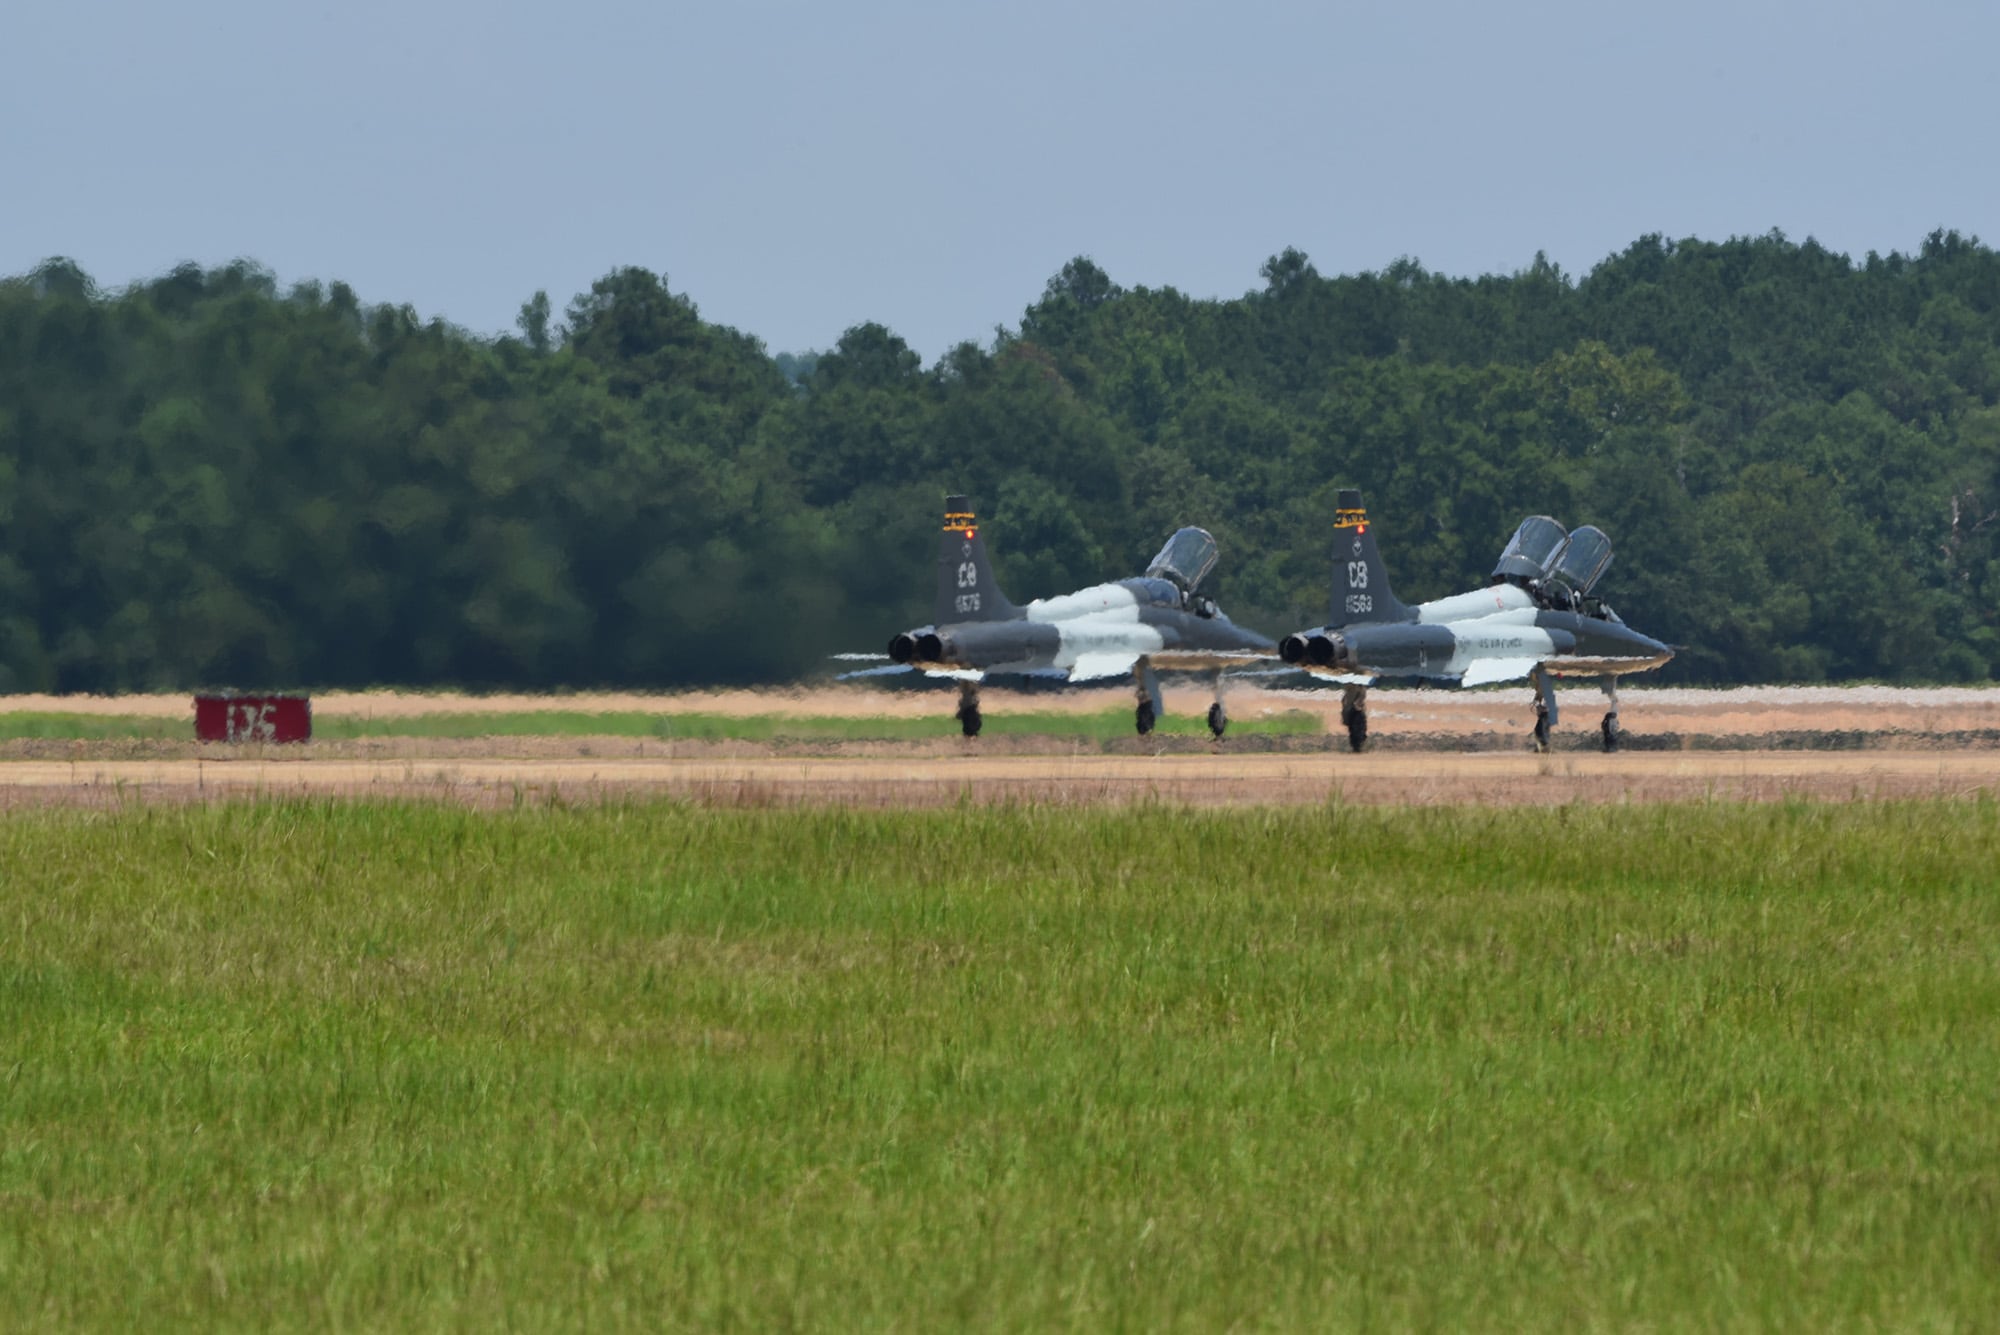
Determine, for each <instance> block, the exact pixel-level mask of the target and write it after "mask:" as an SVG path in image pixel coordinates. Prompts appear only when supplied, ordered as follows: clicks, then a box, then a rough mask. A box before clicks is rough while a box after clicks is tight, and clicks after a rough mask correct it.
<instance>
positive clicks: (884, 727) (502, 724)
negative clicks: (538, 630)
mask: <svg viewBox="0 0 2000 1335" xmlns="http://www.w3.org/2000/svg"><path fill="white" fill-rule="evenodd" d="M952 708H953V701H952V698H951V697H949V696H940V697H938V709H937V713H936V716H935V717H926V718H839V717H813V716H799V717H792V716H787V715H782V714H751V715H729V714H659V713H648V712H644V711H639V710H632V711H623V712H611V713H592V712H587V711H583V710H561V709H546V710H531V711H524V712H520V713H506V714H478V713H457V714H453V713H439V714H415V715H409V716H405V717H397V718H356V717H353V716H351V715H344V714H333V715H326V716H322V717H319V718H315V719H314V720H313V736H314V737H315V738H316V739H318V740H320V741H346V740H353V739H356V738H364V737H442V738H457V739H465V738H476V737H657V738H661V739H664V740H673V739H681V740H687V741H755V742H764V741H788V740H798V741H912V740H919V739H923V738H930V737H956V736H958V724H957V723H956V722H955V721H954V720H953V718H952V712H951V711H952ZM985 721H986V727H985V735H986V736H989V737H1021V736H1050V737H1066V738H1070V737H1074V738H1085V739H1088V740H1093V741H1110V740H1114V739H1122V738H1127V737H1130V736H1132V735H1133V732H1132V711H1131V710H1130V709H1127V708H1124V707H1119V708H1115V709H1106V710H1100V711H1097V712H1094V713H1088V714H1075V713H1057V712H1051V711H1035V710H1033V709H1032V708H1026V707H1024V708H1023V709H1021V710H1020V712H1008V711H1005V710H994V709H991V708H989V710H988V712H987V713H986V715H985ZM1158 730H1159V731H1160V732H1162V733H1166V734H1169V735H1181V736H1193V735H1200V736H1204V737H1205V736H1207V735H1208V725H1207V723H1206V721H1205V719H1204V717H1203V716H1202V715H1200V714H1188V715H1183V714H1169V715H1168V716H1166V717H1165V718H1163V719H1161V720H1160V721H1159V725H1158ZM1229 730H1230V735H1231V736H1255V735H1273V734H1279V735H1289V734H1300V733H1320V732H1324V731H1325V726H1324V724H1323V723H1322V721H1321V719H1320V717H1319V716H1318V715H1317V714H1310V713H1307V712H1305V711H1304V710H1290V711H1287V712H1285V713H1282V714H1278V715H1274V716H1272V717H1270V718H1242V719H1232V720H1231V721H1230V724H1229ZM16 738H36V739H55V740H60V741H109V740H117V739H128V738H135V739H148V740H151V739H167V740H173V741H192V740H194V723H193V721H192V719H163V718H149V717H143V716H138V715H115V714H112V715H107V714H56V713H20V714H0V741H10V740H13V739H16Z"/></svg>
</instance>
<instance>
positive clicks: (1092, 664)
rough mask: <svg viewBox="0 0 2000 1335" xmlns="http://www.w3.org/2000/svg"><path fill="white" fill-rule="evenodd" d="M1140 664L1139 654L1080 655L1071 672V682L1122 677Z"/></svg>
mask: <svg viewBox="0 0 2000 1335" xmlns="http://www.w3.org/2000/svg"><path fill="white" fill-rule="evenodd" d="M1138 662H1139V655H1138V654H1128V653H1109V654H1078V655H1077V656H1076V663H1075V664H1074V665H1073V666H1072V667H1071V668H1070V670H1069V679H1070V680H1071V681H1097V680H1100V679H1101V678H1104V677H1122V676H1124V675H1125V674H1126V673H1128V672H1130V671H1131V670H1132V669H1133V667H1134V666H1136V665H1137V664H1138Z"/></svg>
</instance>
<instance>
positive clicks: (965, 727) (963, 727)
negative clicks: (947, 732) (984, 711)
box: [958, 703, 985, 737]
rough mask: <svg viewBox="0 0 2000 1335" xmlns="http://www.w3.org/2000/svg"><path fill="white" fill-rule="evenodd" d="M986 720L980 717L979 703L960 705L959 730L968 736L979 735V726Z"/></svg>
mask: <svg viewBox="0 0 2000 1335" xmlns="http://www.w3.org/2000/svg"><path fill="white" fill-rule="evenodd" d="M984 722H985V720H984V719H982V718H980V717H979V706H978V705H975V704H970V703H968V704H962V705H960V706H959V707H958V726H959V730H960V731H962V732H963V733H964V734H965V735H966V736H967V737H977V736H978V735H979V726H980V724H982V723H984Z"/></svg>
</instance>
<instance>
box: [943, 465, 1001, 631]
mask: <svg viewBox="0 0 2000 1335" xmlns="http://www.w3.org/2000/svg"><path fill="white" fill-rule="evenodd" d="M1019 615H1020V613H1019V612H1018V611H1016V610H1015V607H1014V604H1012V603H1010V602H1008V601H1007V595H1006V594H1004V593H1002V592H1000V584H999V582H998V581H997V580H995V579H994V578H993V563H992V562H991V561H990V560H988V559H987V556H986V539H984V538H982V537H980V536H979V518H978V516H977V515H975V514H973V512H972V502H971V501H970V500H969V499H967V498H966V497H964V496H947V497H945V498H944V530H943V532H942V534H941V535H940V536H939V539H938V590H937V619H936V624H938V625H940V626H947V625H956V624H959V623H962V622H966V621H1009V620H1012V619H1014V618H1015V617H1018V616H1019Z"/></svg>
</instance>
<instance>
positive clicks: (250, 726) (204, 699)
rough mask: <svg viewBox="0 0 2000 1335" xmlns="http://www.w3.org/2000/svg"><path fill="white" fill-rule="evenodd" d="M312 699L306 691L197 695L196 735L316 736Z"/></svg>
mask: <svg viewBox="0 0 2000 1335" xmlns="http://www.w3.org/2000/svg"><path fill="white" fill-rule="evenodd" d="M312 731H313V721H312V701H311V699H310V698H308V697H306V696H303V695H197V696H196V697H195V698H194V735H195V738H196V740H198V741H203V742H305V741H310V740H312Z"/></svg>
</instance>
